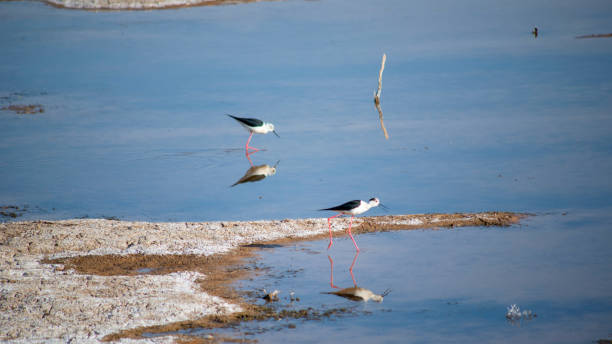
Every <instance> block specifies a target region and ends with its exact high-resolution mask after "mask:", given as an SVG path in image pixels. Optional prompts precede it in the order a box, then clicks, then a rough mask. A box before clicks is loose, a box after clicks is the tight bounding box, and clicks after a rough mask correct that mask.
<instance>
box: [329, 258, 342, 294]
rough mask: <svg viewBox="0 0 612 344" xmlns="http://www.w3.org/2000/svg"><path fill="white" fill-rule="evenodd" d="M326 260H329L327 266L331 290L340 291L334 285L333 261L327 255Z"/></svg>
mask: <svg viewBox="0 0 612 344" xmlns="http://www.w3.org/2000/svg"><path fill="white" fill-rule="evenodd" d="M327 259H329V265H330V266H331V275H330V277H329V285H331V287H332V288H336V289H340V287H337V286H335V285H334V261H333V260H332V259H331V257H330V256H329V255H327Z"/></svg>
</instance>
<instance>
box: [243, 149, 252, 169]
mask: <svg viewBox="0 0 612 344" xmlns="http://www.w3.org/2000/svg"><path fill="white" fill-rule="evenodd" d="M253 153H254V152H253ZM251 154H252V153H249V152H245V153H244V155H246V157H247V160H248V161H249V164H251V167H253V162H252V161H251V157H250V155H251Z"/></svg>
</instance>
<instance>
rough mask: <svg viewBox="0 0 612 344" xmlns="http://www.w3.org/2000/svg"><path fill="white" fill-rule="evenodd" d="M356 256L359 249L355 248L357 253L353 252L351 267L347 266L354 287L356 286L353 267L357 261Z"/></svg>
mask: <svg viewBox="0 0 612 344" xmlns="http://www.w3.org/2000/svg"><path fill="white" fill-rule="evenodd" d="M358 256H359V250H357V253H355V258H353V264H351V267H350V268H349V272H350V273H351V278H352V279H353V285H355V287H357V282H356V281H355V275H353V267H354V266H355V262H356V261H357V257H358Z"/></svg>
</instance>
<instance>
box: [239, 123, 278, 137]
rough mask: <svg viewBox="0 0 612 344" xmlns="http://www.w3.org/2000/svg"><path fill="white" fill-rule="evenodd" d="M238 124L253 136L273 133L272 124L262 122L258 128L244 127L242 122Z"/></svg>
mask: <svg viewBox="0 0 612 344" xmlns="http://www.w3.org/2000/svg"><path fill="white" fill-rule="evenodd" d="M240 124H241V125H242V126H243V127H244V128H245V129H246V130H248V131H249V132H251V133H255V134H267V133H269V132H271V131H274V124H272V123H268V122H264V124H263V125H262V126H260V127H251V126H249V125H246V124H244V123H242V122H240Z"/></svg>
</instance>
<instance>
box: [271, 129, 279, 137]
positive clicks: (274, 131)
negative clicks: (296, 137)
mask: <svg viewBox="0 0 612 344" xmlns="http://www.w3.org/2000/svg"><path fill="white" fill-rule="evenodd" d="M272 132H273V133H274V135H276V137H280V136H278V134H277V133H276V130H272Z"/></svg>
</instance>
